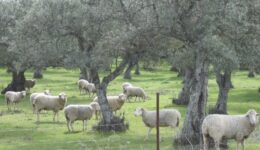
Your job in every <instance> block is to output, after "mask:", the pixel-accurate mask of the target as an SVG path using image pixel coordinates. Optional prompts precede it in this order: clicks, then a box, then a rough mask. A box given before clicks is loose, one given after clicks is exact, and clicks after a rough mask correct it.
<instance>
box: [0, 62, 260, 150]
mask: <svg viewBox="0 0 260 150" xmlns="http://www.w3.org/2000/svg"><path fill="white" fill-rule="evenodd" d="M169 67H170V66H168V65H166V64H162V66H158V68H156V69H155V70H154V71H153V72H148V71H145V70H142V76H135V75H134V78H133V80H131V81H128V80H124V79H123V77H122V76H120V77H118V78H117V79H116V80H114V81H112V82H111V84H110V85H109V87H108V95H116V94H119V93H121V92H122V90H121V84H122V83H123V82H131V83H132V84H134V85H137V86H141V87H143V88H144V89H145V90H146V92H147V94H148V96H149V99H148V100H147V101H146V102H134V99H133V100H132V101H133V102H132V103H125V105H124V106H123V107H122V110H121V112H125V115H126V120H127V121H128V122H129V124H130V126H129V130H128V131H127V132H125V133H119V134H117V133H116V134H115V133H111V134H101V133H97V132H94V131H92V129H91V126H92V125H94V124H96V123H97V121H96V120H95V118H92V119H91V120H90V121H89V122H88V124H87V131H85V132H82V131H81V130H82V122H81V121H78V122H75V124H74V127H75V130H76V132H75V133H71V134H69V133H68V132H67V127H66V124H65V117H64V114H63V111H61V112H60V115H59V118H60V122H59V123H53V122H52V112H47V113H43V114H41V123H40V124H39V125H37V124H36V123H35V121H36V115H35V114H32V108H31V105H30V103H29V96H27V97H26V99H24V100H23V101H22V102H21V103H20V104H18V107H19V109H20V110H21V111H20V112H7V107H6V104H5V102H4V97H3V95H1V96H0V114H1V115H0V120H1V124H0V133H1V135H2V136H1V138H0V149H7V150H14V149H18V148H19V149H22V150H23V149H24V150H27V149H39V150H45V149H46V150H47V149H82V150H83V149H89V150H92V149H93V150H94V149H95V150H96V149H98V150H99V149H100V150H101V149H102V150H103V149H107V150H119V149H130V150H132V149H133V150H134V149H143V150H150V149H154V147H155V143H156V142H155V134H156V132H155V130H153V131H152V134H151V137H150V139H149V140H148V141H146V142H144V141H143V139H144V137H145V135H146V127H145V125H144V124H143V122H142V120H141V118H140V117H135V116H134V115H133V111H134V109H135V108H136V107H145V108H148V109H155V92H158V91H159V92H160V93H161V95H160V107H161V108H165V107H167V108H171V107H173V108H176V109H179V110H180V111H181V114H182V119H181V126H182V123H183V121H184V118H185V113H186V107H184V106H176V105H172V102H171V98H172V96H177V95H178V92H179V91H180V90H181V87H182V83H181V82H182V80H181V78H177V77H176V73H172V72H170V71H168V68H169ZM78 74H79V70H66V69H63V68H58V69H53V68H48V69H47V70H46V71H45V72H44V79H41V80H38V81H37V84H36V86H35V87H34V88H33V89H31V91H32V92H38V91H43V90H44V89H50V90H51V92H52V94H53V95H57V94H58V93H59V92H61V91H64V92H66V94H67V95H68V104H78V103H80V104H86V103H90V102H91V101H92V98H89V97H88V95H80V94H79V90H78V88H77V85H76V81H77V80H78ZM246 74H247V73H246V72H237V73H236V74H234V75H233V77H232V78H233V84H234V86H235V89H232V90H231V91H230V96H229V100H228V113H229V114H243V113H245V112H246V111H247V110H248V109H250V108H254V109H256V110H260V105H259V101H258V100H259V93H258V92H257V88H258V87H259V84H258V83H259V82H258V81H259V80H260V78H259V76H256V78H247V77H246ZM31 76H32V72H31V71H28V72H27V73H26V77H27V78H30V77H31ZM0 77H1V78H0V87H3V86H6V85H7V84H8V83H9V81H10V76H9V74H7V73H6V72H5V69H4V68H1V69H0ZM217 95H218V88H217V85H216V82H215V79H214V75H213V76H210V80H209V100H208V105H209V106H214V105H215V102H216V99H217ZM160 129H161V136H162V137H163V142H161V149H163V150H172V149H174V147H173V146H172V134H174V136H175V135H176V134H178V133H179V131H180V129H181V127H180V129H175V130H174V131H172V129H171V128H160ZM259 131H260V129H259V127H257V129H256V131H255V132H254V133H253V134H252V135H251V136H250V137H249V139H248V140H247V141H246V148H247V149H250V150H257V149H259V147H260V145H259V140H258V139H259ZM229 143H230V146H231V149H234V148H235V146H236V144H235V142H234V141H233V140H231V141H229ZM177 149H178V150H180V149H185V148H184V147H178V148H176V150H177ZM186 149H190V147H189V146H188V147H186Z"/></svg>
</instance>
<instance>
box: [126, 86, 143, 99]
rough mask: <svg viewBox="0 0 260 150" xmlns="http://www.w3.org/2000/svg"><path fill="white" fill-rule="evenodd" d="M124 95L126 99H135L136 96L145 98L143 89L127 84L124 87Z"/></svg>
mask: <svg viewBox="0 0 260 150" xmlns="http://www.w3.org/2000/svg"><path fill="white" fill-rule="evenodd" d="M125 95H126V96H127V99H128V101H129V98H130V97H135V101H136V98H137V97H138V98H139V99H140V98H142V99H143V101H145V99H146V94H145V92H144V90H143V89H142V88H140V87H135V86H127V87H126V88H125Z"/></svg>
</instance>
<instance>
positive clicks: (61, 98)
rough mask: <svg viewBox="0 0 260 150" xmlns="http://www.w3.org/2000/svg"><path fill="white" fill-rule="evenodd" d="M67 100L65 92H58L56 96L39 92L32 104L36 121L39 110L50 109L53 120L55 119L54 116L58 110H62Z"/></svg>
mask: <svg viewBox="0 0 260 150" xmlns="http://www.w3.org/2000/svg"><path fill="white" fill-rule="evenodd" d="M66 102H67V96H66V95H65V93H60V94H59V95H58V96H51V95H44V94H40V95H37V96H36V97H35V100H34V103H33V105H34V106H35V111H36V113H37V122H39V114H40V111H41V110H52V111H53V113H54V115H53V121H55V116H57V121H58V120H59V118H58V113H59V110H62V109H63V108H64V106H65V104H66Z"/></svg>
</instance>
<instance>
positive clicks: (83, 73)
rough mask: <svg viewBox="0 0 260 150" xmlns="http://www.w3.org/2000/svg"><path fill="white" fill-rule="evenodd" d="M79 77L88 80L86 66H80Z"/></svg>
mask: <svg viewBox="0 0 260 150" xmlns="http://www.w3.org/2000/svg"><path fill="white" fill-rule="evenodd" d="M79 78H80V79H85V80H88V81H89V73H88V71H87V67H81V68H80V77H79Z"/></svg>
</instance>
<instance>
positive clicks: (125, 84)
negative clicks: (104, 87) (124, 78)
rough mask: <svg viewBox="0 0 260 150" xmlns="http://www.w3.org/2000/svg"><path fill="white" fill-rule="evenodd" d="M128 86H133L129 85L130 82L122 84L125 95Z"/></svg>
mask: <svg viewBox="0 0 260 150" xmlns="http://www.w3.org/2000/svg"><path fill="white" fill-rule="evenodd" d="M128 86H132V84H131V83H129V82H124V83H123V84H122V89H123V93H125V92H126V87H128Z"/></svg>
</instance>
